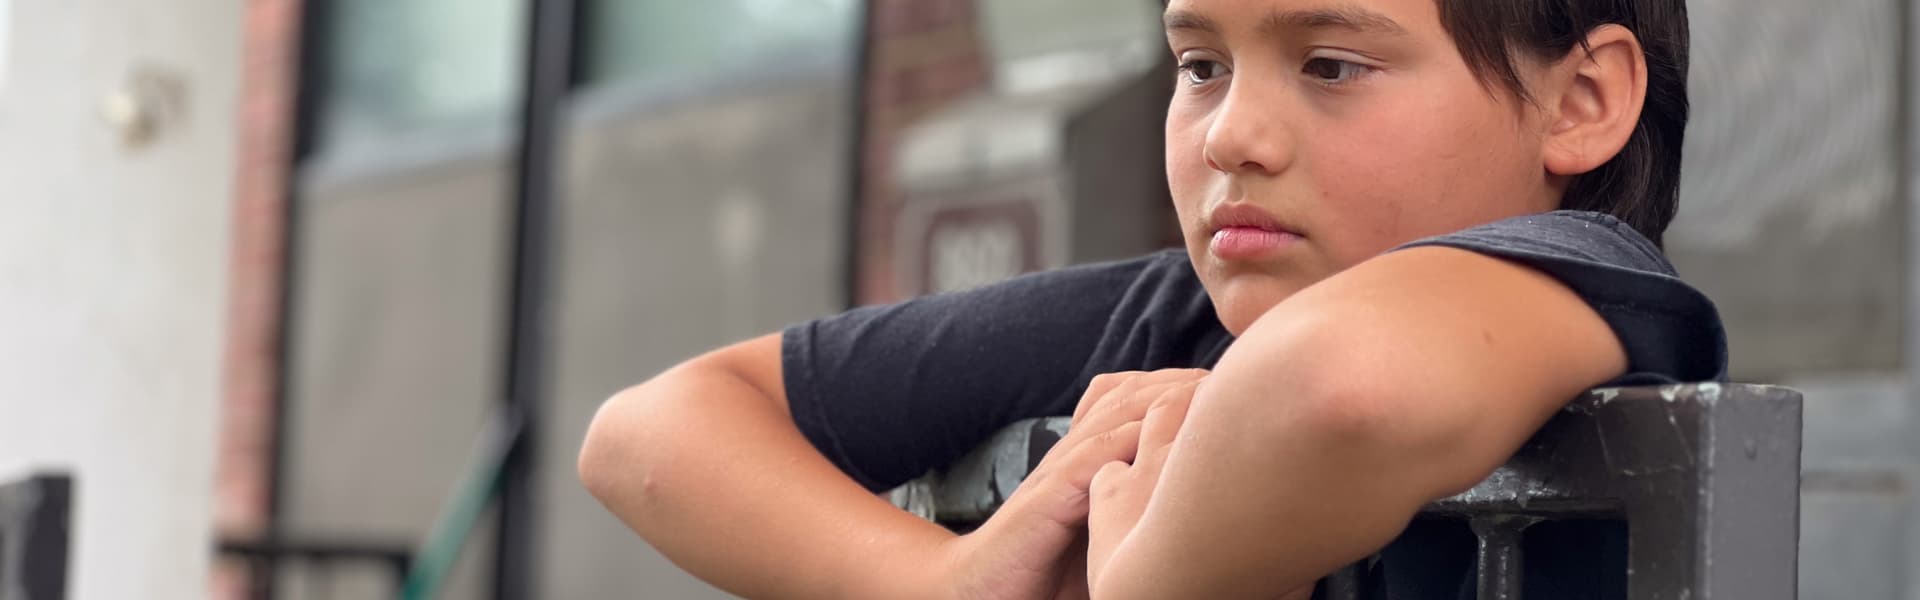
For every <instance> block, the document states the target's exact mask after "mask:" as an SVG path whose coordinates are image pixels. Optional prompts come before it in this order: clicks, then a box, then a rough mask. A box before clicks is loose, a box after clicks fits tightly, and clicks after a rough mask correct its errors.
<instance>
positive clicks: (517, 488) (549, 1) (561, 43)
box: [494, 0, 577, 600]
mask: <svg viewBox="0 0 1920 600" xmlns="http://www.w3.org/2000/svg"><path fill="white" fill-rule="evenodd" d="M576 8H577V2H576V0H530V3H529V5H528V11H529V12H528V14H529V16H530V17H531V19H529V21H530V24H529V26H528V29H527V32H528V33H527V47H526V49H527V53H526V63H525V72H524V73H523V76H524V77H525V79H524V82H525V88H524V89H523V97H524V101H525V103H524V105H523V107H522V111H521V122H520V139H519V144H518V145H517V150H518V153H517V156H516V160H515V176H514V196H513V200H514V210H513V214H514V219H513V223H512V228H513V229H512V237H511V239H512V240H513V259H512V263H511V264H512V269H513V271H512V277H511V278H510V279H509V281H510V282H511V285H512V286H513V287H512V291H511V294H512V296H511V297H512V304H511V305H510V307H509V309H508V310H509V316H508V318H509V321H508V322H509V327H508V330H507V339H506V349H507V357H506V358H507V360H506V364H505V365H504V366H505V375H506V381H505V382H504V383H505V385H504V386H503V388H504V389H505V390H506V392H507V397H506V410H508V411H509V412H510V413H512V414H513V415H514V416H515V417H517V418H518V419H519V420H520V422H521V424H522V427H521V434H520V436H519V438H518V439H517V440H516V441H515V442H514V444H513V449H512V451H511V452H510V453H509V455H508V458H507V462H506V467H505V469H504V472H503V473H502V481H501V489H500V503H499V505H498V507H499V511H498V514H499V519H500V530H499V532H498V533H499V535H498V538H497V539H498V542H497V543H496V545H495V548H494V551H495V554H494V598H495V600H523V599H526V598H532V597H533V594H534V585H533V576H534V573H533V566H534V565H533V557H534V556H536V555H537V553H538V549H537V548H536V542H537V539H536V537H537V536H536V531H537V527H538V523H537V522H536V520H537V519H538V516H539V507H538V504H537V499H538V498H537V493H536V490H535V489H534V486H535V484H536V479H535V477H534V473H535V469H536V467H537V466H538V464H539V456H538V455H537V452H536V450H537V448H538V447H539V432H540V424H541V421H540V418H539V415H540V412H541V411H540V393H541V391H542V389H543V387H544V386H543V383H544V380H543V378H542V377H541V375H542V364H541V359H542V356H543V352H542V350H543V349H544V348H545V347H546V344H545V342H546V341H547V335H546V333H547V322H548V321H547V319H546V314H545V310H544V309H545V302H546V299H547V298H546V296H547V294H546V289H547V278H546V273H547V267H548V264H547V250H548V249H549V247H550V246H549V244H548V243H547V240H548V234H549V233H550V227H549V224H550V222H551V218H550V217H551V214H552V204H553V196H554V190H555V186H554V180H555V178H554V169H555V166H556V164H557V161H556V160H555V155H556V151H555V149H556V148H557V146H558V143H557V142H558V137H559V136H558V133H559V125H560V120H561V111H562V109H563V108H564V102H565V100H566V94H567V90H568V87H569V86H570V85H571V84H572V79H573V64H574V56H573V55H574V47H575V46H574V42H573V35H574V16H575V10H576Z"/></svg>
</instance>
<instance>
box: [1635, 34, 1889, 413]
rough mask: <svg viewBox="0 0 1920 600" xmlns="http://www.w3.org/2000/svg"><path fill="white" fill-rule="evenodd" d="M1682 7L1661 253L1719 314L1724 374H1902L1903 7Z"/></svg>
mask: <svg viewBox="0 0 1920 600" xmlns="http://www.w3.org/2000/svg"><path fill="white" fill-rule="evenodd" d="M1687 4H1688V10H1689V12H1690V13H1691V15H1690V16H1691V24H1692V32H1693V40H1692V45H1693V53H1692V55H1693V61H1692V69H1691V72H1690V76H1689V80H1690V83H1691V85H1690V96H1691V99H1692V102H1693V113H1692V119H1691V123H1690V124H1689V126H1688V128H1687V144H1686V150H1685V161H1684V168H1683V175H1682V182H1681V202H1680V214H1679V217H1678V218H1677V219H1676V220H1675V222H1674V224H1673V227H1672V229H1671V230H1670V231H1669V232H1668V236H1667V242H1668V244H1667V249H1668V253H1669V254H1670V255H1671V257H1672V258H1673V262H1674V264H1675V265H1677V266H1678V267H1679V268H1680V272H1681V274H1682V275H1683V276H1685V277H1686V279H1687V280H1688V281H1689V282H1691V283H1693V284H1694V285H1696V286H1698V287H1699V288H1700V289H1702V290H1703V291H1705V292H1706V293H1707V295H1708V296H1711V297H1712V298H1714V300H1716V301H1717V302H1718V303H1719V304H1720V308H1721V312H1722V316H1723V317H1724V319H1725V321H1726V325H1727V334H1728V337H1729V341H1730V342H1731V344H1732V350H1733V351H1732V361H1733V364H1732V369H1733V373H1734V377H1735V378H1737V379H1743V380H1760V381H1777V380H1778V379H1779V377H1780V376H1781V375H1786V374H1797V373H1807V372H1817V371H1823V370H1835V369H1845V370H1863V369H1891V368H1897V367H1899V366H1901V365H1902V360H1901V356H1902V348H1903V341H1902V337H1901V333H1902V326H1901V324H1902V323H1904V322H1905V316H1904V309H1905V306H1906V296H1905V289H1906V288H1905V287H1904V282H1905V279H1906V277H1907V274H1906V269H1905V266H1904V265H1903V264H1902V260H1903V259H1904V256H1905V254H1904V251H1903V248H1904V244H1905V240H1906V231H1905V214H1906V206H1905V204H1904V203H1903V202H1900V201H1899V199H1898V196H1897V192H1898V190H1897V189H1896V182H1897V174H1898V172H1899V168H1900V167H1899V165H1898V164H1897V163H1898V158H1899V155H1898V154H1897V152H1896V149H1897V148H1898V147H1899V144H1900V139H1899V137H1898V136H1899V135H1900V133H1899V128H1898V127H1897V126H1896V125H1897V121H1898V117H1899V112H1898V111H1899V100H1900V94H1901V90H1900V89H1899V84H1900V82H1901V76H1900V73H1899V65H1900V63H1899V61H1898V60H1895V59H1894V58H1892V57H1895V56H1898V54H1899V51H1900V47H1901V46H1900V44H1901V34H1902V30H1901V15H1902V14H1903V13H1902V10H1901V5H1900V4H1899V3H1898V2H1897V1H1895V0H1828V1H1822V2H1807V1H1804V0H1692V1H1690V2H1688V3H1687ZM1836 266H1843V267H1844V268H1835V267H1836Z"/></svg>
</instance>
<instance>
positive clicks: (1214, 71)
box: [1180, 60, 1227, 85]
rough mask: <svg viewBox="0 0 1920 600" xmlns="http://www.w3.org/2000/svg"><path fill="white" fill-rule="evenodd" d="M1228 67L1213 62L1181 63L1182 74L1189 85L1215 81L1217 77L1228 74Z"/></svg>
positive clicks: (1195, 61)
mask: <svg viewBox="0 0 1920 600" xmlns="http://www.w3.org/2000/svg"><path fill="white" fill-rule="evenodd" d="M1226 71H1227V69H1226V67H1225V66H1222V65H1221V64H1220V63H1219V62H1216V61H1211V60H1194V61H1187V62H1185V63H1181V65H1180V74H1181V75H1182V76H1183V77H1185V78H1186V80H1187V84H1188V85H1202V84H1205V83H1207V82H1209V81H1213V79H1214V78H1215V77H1219V76H1221V75H1225V74H1226Z"/></svg>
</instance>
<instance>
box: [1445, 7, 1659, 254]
mask: <svg viewBox="0 0 1920 600" xmlns="http://www.w3.org/2000/svg"><path fill="white" fill-rule="evenodd" d="M1435 1H1436V2H1438V3H1439V7H1440V23H1441V25H1442V26H1444V27H1446V29H1447V33H1449V34H1450V35H1452V36H1453V43H1454V45H1455V46H1458V47H1459V49H1460V55H1461V56H1462V57H1464V58H1465V59H1466V61H1467V65H1468V66H1469V67H1471V68H1472V69H1473V70H1474V72H1475V73H1477V74H1478V75H1479V76H1480V77H1481V78H1482V79H1483V80H1485V81H1488V82H1490V83H1495V82H1497V83H1499V84H1501V85H1503V86H1505V87H1506V88H1507V89H1509V90H1511V91H1513V92H1514V93H1515V94H1516V95H1518V96H1519V97H1520V98H1522V99H1526V100H1528V101H1531V98H1532V96H1531V95H1530V94H1528V92H1527V89H1526V85H1525V82H1523V81H1521V79H1520V75H1519V69H1518V68H1517V65H1516V63H1515V60H1514V56H1513V53H1514V52H1516V51H1520V52H1526V53H1528V54H1529V55H1531V57H1532V58H1535V59H1545V60H1557V59H1559V58H1561V57H1564V56H1566V55H1567V53H1568V52H1571V51H1573V49H1574V48H1581V49H1582V50H1583V51H1584V50H1585V49H1586V38H1587V34H1588V33H1589V32H1592V31H1593V30H1594V29H1595V28H1598V27H1600V26H1603V25H1610V24H1612V25H1620V26H1622V27H1625V28H1627V30H1628V31H1632V32H1633V34H1634V35H1635V36H1636V37H1638V38H1639V39H1640V45H1641V47H1642V48H1643V49H1645V51H1646V60H1647V98H1646V105H1645V108H1644V109H1643V110H1641V112H1640V123H1639V125H1638V126H1637V127H1635V128H1634V130H1633V136H1632V137H1631V138H1629V139H1628V140H1627V145H1626V146H1625V147H1624V148H1621V150H1620V153H1619V154H1618V155H1615V156H1614V157H1613V159H1612V160H1609V161H1607V163H1606V164H1604V165H1601V166H1600V168H1598V169H1594V170H1593V171H1591V172H1588V173H1586V174H1584V175H1580V176H1579V177H1576V178H1574V180H1573V181H1572V183H1571V184H1570V185H1569V186H1568V188H1567V194H1566V197H1565V198H1562V199H1561V201H1560V208H1563V209H1570V210H1590V211H1595V212H1603V213H1607V214H1611V215H1613V216H1615V217H1618V218H1619V219H1620V220H1622V221H1625V222H1626V223H1627V224H1628V225H1631V226H1633V228H1634V229H1636V230H1638V231H1639V232H1640V233H1641V234H1642V235H1645V236H1646V237H1647V239H1650V240H1653V243H1654V244H1656V245H1658V244H1660V236H1661V234H1662V233H1664V232H1665V231H1666V229H1667V224H1668V223H1669V222H1671V221H1672V220H1673V213H1674V210H1675V208H1676V207H1677V205H1678V204H1679V196H1680V146H1681V142H1682V141H1683V138H1684V136H1685V133H1686V128H1687V43H1688V35H1687V6H1686V2H1685V1H1684V0H1435Z"/></svg>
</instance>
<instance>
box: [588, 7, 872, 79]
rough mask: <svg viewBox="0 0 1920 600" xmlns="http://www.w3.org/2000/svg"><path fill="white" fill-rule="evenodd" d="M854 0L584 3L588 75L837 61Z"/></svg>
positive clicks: (665, 75) (656, 74) (850, 30)
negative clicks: (767, 62)
mask: <svg viewBox="0 0 1920 600" xmlns="http://www.w3.org/2000/svg"><path fill="white" fill-rule="evenodd" d="M860 6H861V3H860V2H858V1H857V0H701V1H699V2H633V1H631V0H598V1H594V2H589V3H588V10H589V12H588V15H589V18H588V19H587V22H586V23H584V24H583V25H584V27H586V28H587V31H586V36H587V39H588V40H590V41H589V42H588V47H587V48H586V49H585V52H584V55H585V56H584V58H585V59H586V65H587V73H586V76H587V79H588V80H589V81H593V82H605V81H622V82H637V81H644V82H647V83H649V84H661V83H667V84H670V83H671V82H673V81H675V80H679V79H690V80H704V79H710V78H712V77H713V76H715V74H716V73H727V72H737V71H741V70H752V69H753V68H754V67H756V66H758V65H757V63H758V62H760V61H762V60H763V59H765V58H767V57H780V58H781V59H782V61H783V62H788V61H794V60H802V61H809V62H815V61H819V60H842V59H844V57H846V56H848V55H849V53H848V52H847V50H848V49H850V48H851V47H852V46H853V42H854V41H855V40H854V36H855V35H858V31H857V24H858V19H857V18H856V16H857V12H858V9H859V8H860Z"/></svg>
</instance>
